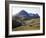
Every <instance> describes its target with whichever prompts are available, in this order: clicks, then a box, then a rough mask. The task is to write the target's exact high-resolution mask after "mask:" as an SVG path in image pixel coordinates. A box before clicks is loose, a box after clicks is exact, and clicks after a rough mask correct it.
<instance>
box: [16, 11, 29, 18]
mask: <svg viewBox="0 0 46 38" xmlns="http://www.w3.org/2000/svg"><path fill="white" fill-rule="evenodd" d="M16 16H17V17H21V18H29V17H30V15H29V14H28V13H27V12H26V11H24V10H22V11H20V12H19V13H18V14H17V15H16Z"/></svg>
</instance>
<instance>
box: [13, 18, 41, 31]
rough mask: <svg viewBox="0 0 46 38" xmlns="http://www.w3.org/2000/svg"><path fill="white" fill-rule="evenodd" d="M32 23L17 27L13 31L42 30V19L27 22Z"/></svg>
mask: <svg viewBox="0 0 46 38" xmlns="http://www.w3.org/2000/svg"><path fill="white" fill-rule="evenodd" d="M28 21H29V22H30V24H27V25H24V26H20V27H16V28H14V29H13V30H14V31H22V30H40V19H39V18H37V19H31V20H25V22H28Z"/></svg>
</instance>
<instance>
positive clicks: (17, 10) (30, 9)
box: [12, 7, 40, 15]
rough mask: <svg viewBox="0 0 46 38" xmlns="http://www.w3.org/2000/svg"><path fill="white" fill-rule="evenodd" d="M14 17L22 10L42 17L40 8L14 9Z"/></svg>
mask: <svg viewBox="0 0 46 38" xmlns="http://www.w3.org/2000/svg"><path fill="white" fill-rule="evenodd" d="M12 10H13V12H12V15H16V14H18V13H19V12H20V11H21V10H25V11H26V12H28V13H34V14H36V13H38V14H39V15H40V8H39V7H13V9H12Z"/></svg>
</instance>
